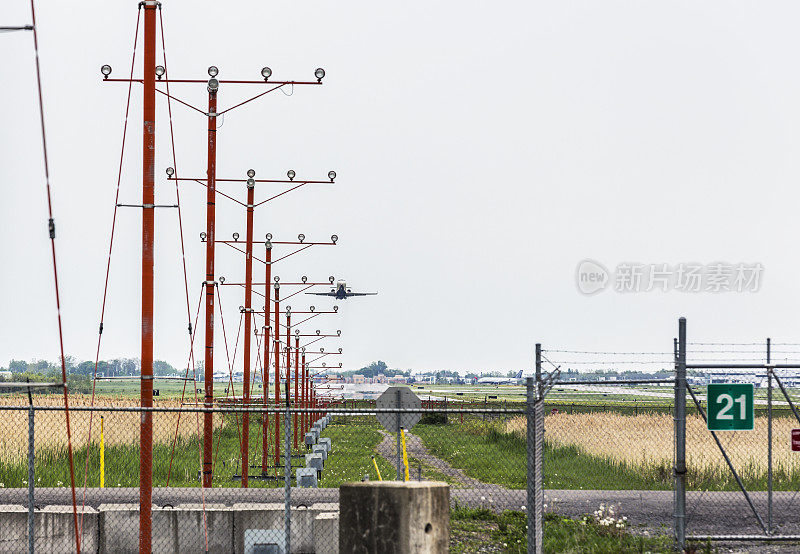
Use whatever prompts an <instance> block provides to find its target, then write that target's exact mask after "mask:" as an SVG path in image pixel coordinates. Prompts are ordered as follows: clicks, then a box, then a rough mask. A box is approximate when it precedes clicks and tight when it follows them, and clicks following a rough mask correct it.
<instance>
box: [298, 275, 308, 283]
mask: <svg viewBox="0 0 800 554" xmlns="http://www.w3.org/2000/svg"><path fill="white" fill-rule="evenodd" d="M300 280H301V281H303V284H305V283H306V281H308V277H306V276H305V275H303V276H302V277H300Z"/></svg>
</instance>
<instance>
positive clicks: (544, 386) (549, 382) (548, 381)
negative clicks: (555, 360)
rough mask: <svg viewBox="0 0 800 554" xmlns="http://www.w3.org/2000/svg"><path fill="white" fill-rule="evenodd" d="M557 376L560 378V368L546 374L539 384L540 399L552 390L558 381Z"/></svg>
mask: <svg viewBox="0 0 800 554" xmlns="http://www.w3.org/2000/svg"><path fill="white" fill-rule="evenodd" d="M559 376H561V366H558V367H556V368H555V369H554V370H553V371H551V372H550V373H548V374H547V377H545V378H544V379H542V382H541V383H540V385H539V386H540V391H541V393H540V394H541V396H542V399H544V397H545V396H546V395H547V393H548V392H550V389H552V388H553V385H554V384H555V382H556V381H557V380H558V378H559Z"/></svg>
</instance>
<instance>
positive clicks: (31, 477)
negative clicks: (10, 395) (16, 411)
mask: <svg viewBox="0 0 800 554" xmlns="http://www.w3.org/2000/svg"><path fill="white" fill-rule="evenodd" d="M28 397H29V398H30V389H29V390H28ZM33 426H34V411H33V400H30V403H29V407H28V552H30V553H31V554H33V543H34V536H33V509H34V499H33V485H34V483H35V482H36V471H35V468H34V463H33V462H34V456H35V453H36V452H35V445H34V440H33V439H34V436H33Z"/></svg>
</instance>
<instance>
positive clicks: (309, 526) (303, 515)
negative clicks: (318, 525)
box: [292, 506, 316, 554]
mask: <svg viewBox="0 0 800 554" xmlns="http://www.w3.org/2000/svg"><path fill="white" fill-rule="evenodd" d="M315 515H316V514H315V513H314V512H313V511H311V510H310V509H309V508H306V507H302V506H298V507H293V508H292V554H294V553H295V552H298V553H300V552H302V553H306V552H314V516H315Z"/></svg>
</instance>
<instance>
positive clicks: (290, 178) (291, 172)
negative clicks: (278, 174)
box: [286, 169, 297, 181]
mask: <svg viewBox="0 0 800 554" xmlns="http://www.w3.org/2000/svg"><path fill="white" fill-rule="evenodd" d="M295 175H297V174H296V173H295V172H294V169H290V170H289V171H287V172H286V176H287V177H288V178H289V180H290V181H294V176H295Z"/></svg>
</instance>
